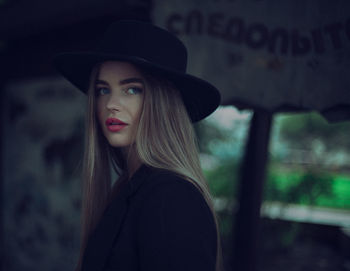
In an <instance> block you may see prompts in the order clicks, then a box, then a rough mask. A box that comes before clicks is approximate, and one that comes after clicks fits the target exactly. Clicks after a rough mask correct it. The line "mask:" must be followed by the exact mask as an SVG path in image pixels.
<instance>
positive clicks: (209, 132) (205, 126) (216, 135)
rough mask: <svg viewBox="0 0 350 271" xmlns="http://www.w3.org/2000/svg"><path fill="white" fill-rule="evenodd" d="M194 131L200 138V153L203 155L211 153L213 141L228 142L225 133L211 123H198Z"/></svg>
mask: <svg viewBox="0 0 350 271" xmlns="http://www.w3.org/2000/svg"><path fill="white" fill-rule="evenodd" d="M194 130H195V132H196V135H197V138H198V145H199V151H200V152H201V153H210V150H209V145H210V144H209V143H210V142H211V141H212V140H220V141H225V140H227V134H226V133H225V131H223V130H222V129H220V128H219V127H218V126H215V125H213V124H211V123H209V122H205V121H202V122H198V123H196V124H195V125H194Z"/></svg>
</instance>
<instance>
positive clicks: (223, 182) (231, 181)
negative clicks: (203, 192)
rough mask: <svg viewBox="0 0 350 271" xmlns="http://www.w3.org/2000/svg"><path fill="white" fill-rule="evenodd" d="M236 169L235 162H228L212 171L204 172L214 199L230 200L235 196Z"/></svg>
mask: <svg viewBox="0 0 350 271" xmlns="http://www.w3.org/2000/svg"><path fill="white" fill-rule="evenodd" d="M237 169H238V166H237V161H234V160H229V161H227V162H225V163H223V164H222V165H220V166H219V167H217V168H216V169H214V170H210V171H204V174H205V177H206V178H207V180H208V183H209V188H210V190H211V192H212V193H213V195H214V196H215V197H226V198H228V199H231V198H232V197H233V196H234V195H235V194H236V184H237V175H238V173H237Z"/></svg>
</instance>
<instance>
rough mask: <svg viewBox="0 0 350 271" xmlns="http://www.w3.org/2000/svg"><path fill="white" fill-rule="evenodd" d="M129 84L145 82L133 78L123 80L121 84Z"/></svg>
mask: <svg viewBox="0 0 350 271" xmlns="http://www.w3.org/2000/svg"><path fill="white" fill-rule="evenodd" d="M129 83H141V84H144V83H143V80H142V79H141V78H136V77H131V78H127V79H123V80H121V81H120V82H119V84H120V85H125V84H129Z"/></svg>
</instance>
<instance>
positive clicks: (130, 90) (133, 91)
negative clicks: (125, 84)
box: [125, 87, 142, 94]
mask: <svg viewBox="0 0 350 271" xmlns="http://www.w3.org/2000/svg"><path fill="white" fill-rule="evenodd" d="M125 92H126V93H127V94H139V93H141V92H142V88H138V87H130V88H127V89H126V90H125Z"/></svg>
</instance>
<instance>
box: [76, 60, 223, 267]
mask: <svg viewBox="0 0 350 271" xmlns="http://www.w3.org/2000/svg"><path fill="white" fill-rule="evenodd" d="M98 72H99V65H97V66H96V67H95V69H94V70H93V72H92V76H91V82H90V87H89V91H88V112H87V123H86V141H85V142H86V143H85V144H86V146H85V153H84V161H83V198H82V220H81V227H82V233H81V247H80V256H79V261H78V265H77V267H76V269H75V271H80V270H81V263H82V257H83V253H84V250H85V247H86V243H87V240H88V238H89V235H90V233H91V232H92V230H93V229H94V227H95V226H96V224H97V222H98V220H99V219H100V218H101V216H102V214H103V211H104V209H105V207H106V206H107V204H108V202H109V201H110V199H111V197H112V188H111V174H110V165H112V166H113V168H114V170H116V171H117V173H118V175H119V176H120V178H119V180H118V181H117V182H116V184H115V188H118V186H119V185H120V184H121V183H122V181H125V180H126V179H127V178H128V176H127V170H126V161H125V158H124V159H123V157H122V155H121V153H120V151H119V150H118V149H116V148H112V147H111V146H110V145H109V144H108V143H107V140H106V139H105V138H104V136H103V135H102V132H101V129H100V128H99V127H98V125H99V124H98V121H97V118H96V110H95V108H96V100H95V94H94V81H95V79H96V78H97V77H98ZM141 72H142V71H141ZM142 74H143V75H144V78H145V91H144V100H143V109H142V112H141V116H140V121H139V125H138V128H137V131H136V133H135V134H134V141H135V143H134V144H133V147H134V148H133V149H132V151H133V152H134V153H136V155H137V157H138V158H139V159H140V161H141V162H142V163H143V164H146V165H149V166H151V167H154V168H161V169H167V170H170V171H172V172H174V173H176V174H178V175H180V176H181V177H183V178H184V179H186V180H188V181H189V182H191V183H193V184H194V185H195V186H196V187H197V188H198V189H199V191H200V192H201V193H202V195H203V196H204V199H205V200H206V202H207V204H208V206H209V208H210V209H211V211H212V213H213V217H214V221H215V224H216V229H217V260H216V271H222V270H223V259H222V248H221V238H220V231H219V223H218V217H217V215H216V212H215V210H214V205H213V199H212V196H211V194H210V190H209V187H208V185H207V182H206V180H205V177H204V176H203V173H202V169H201V167H200V161H199V157H198V145H197V141H196V136H195V132H194V129H193V126H192V122H191V120H190V117H189V115H188V113H187V111H186V108H185V106H184V103H183V101H182V98H181V94H180V92H179V90H178V89H177V88H176V87H175V86H174V85H173V84H172V83H170V82H169V81H168V80H165V79H163V78H159V77H156V76H154V75H151V74H147V73H144V72H142ZM126 160H127V159H126ZM115 188H113V190H115ZM117 190H118V189H116V190H115V191H117ZM115 191H113V193H114V192H115Z"/></svg>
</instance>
